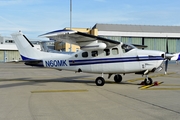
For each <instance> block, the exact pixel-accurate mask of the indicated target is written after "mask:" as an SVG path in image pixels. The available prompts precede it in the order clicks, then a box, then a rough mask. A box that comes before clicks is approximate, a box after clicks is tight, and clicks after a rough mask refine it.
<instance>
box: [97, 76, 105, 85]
mask: <svg viewBox="0 0 180 120" xmlns="http://www.w3.org/2000/svg"><path fill="white" fill-rule="evenodd" d="M95 83H96V85H97V86H103V85H104V84H105V80H104V78H103V77H97V78H96V81H95Z"/></svg>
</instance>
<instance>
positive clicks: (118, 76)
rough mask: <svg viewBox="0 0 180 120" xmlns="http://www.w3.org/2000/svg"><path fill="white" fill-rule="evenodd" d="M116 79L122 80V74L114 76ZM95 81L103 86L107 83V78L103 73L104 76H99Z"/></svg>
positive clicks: (118, 81) (116, 80)
mask: <svg viewBox="0 0 180 120" xmlns="http://www.w3.org/2000/svg"><path fill="white" fill-rule="evenodd" d="M114 81H115V82H116V83H120V82H121V81H122V76H121V75H119V74H117V75H115V76H114ZM95 83H96V85H97V86H103V85H104V84H105V80H104V78H103V74H102V77H97V78H96V80H95Z"/></svg>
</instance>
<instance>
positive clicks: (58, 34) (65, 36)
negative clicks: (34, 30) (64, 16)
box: [40, 30, 120, 49]
mask: <svg viewBox="0 0 180 120" xmlns="http://www.w3.org/2000/svg"><path fill="white" fill-rule="evenodd" d="M40 37H47V38H50V39H51V40H55V41H62V42H67V43H71V44H75V45H78V46H80V48H81V49H98V48H99V49H105V48H106V47H110V46H116V45H118V44H120V42H119V41H115V40H111V39H107V38H103V37H99V36H94V35H90V34H87V33H83V32H79V31H74V30H56V31H52V32H48V33H45V34H42V35H40Z"/></svg>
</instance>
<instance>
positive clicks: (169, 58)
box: [164, 38, 174, 74]
mask: <svg viewBox="0 0 180 120" xmlns="http://www.w3.org/2000/svg"><path fill="white" fill-rule="evenodd" d="M172 57H174V55H173V54H170V53H169V48H168V39H167V38H166V56H165V72H164V74H167V68H168V62H169V60H171V58H172Z"/></svg>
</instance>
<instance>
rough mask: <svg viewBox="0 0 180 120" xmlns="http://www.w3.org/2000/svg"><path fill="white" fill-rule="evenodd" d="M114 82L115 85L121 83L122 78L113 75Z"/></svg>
mask: <svg viewBox="0 0 180 120" xmlns="http://www.w3.org/2000/svg"><path fill="white" fill-rule="evenodd" d="M114 81H115V82H116V83H120V82H121V81H122V76H121V75H119V74H118V75H115V76H114Z"/></svg>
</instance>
